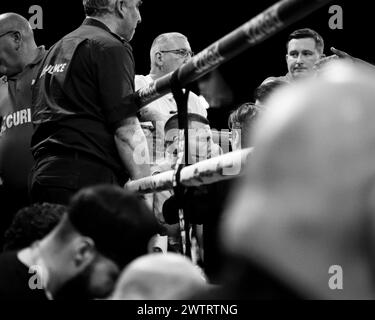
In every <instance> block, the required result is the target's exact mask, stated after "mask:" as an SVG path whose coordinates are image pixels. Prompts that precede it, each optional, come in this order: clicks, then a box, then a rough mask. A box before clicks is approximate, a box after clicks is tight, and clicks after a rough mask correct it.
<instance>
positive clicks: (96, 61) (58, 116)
mask: <svg viewBox="0 0 375 320" xmlns="http://www.w3.org/2000/svg"><path fill="white" fill-rule="evenodd" d="M78 38H79V39H84V40H82V41H81V40H79V42H77V41H76V40H75V39H78ZM77 43H79V44H77ZM73 46H77V47H76V48H73ZM69 51H71V52H73V55H72V57H71V60H69V59H70V58H66V56H67V55H66V54H65V52H69ZM64 55H65V56H64ZM59 59H60V61H59ZM64 61H65V63H64ZM39 72H40V73H39V76H38V78H37V82H36V84H35V86H34V90H33V106H34V113H33V124H34V126H35V132H34V135H33V138H32V143H31V146H32V152H33V155H34V157H36V158H37V159H38V155H39V154H45V153H47V154H48V153H52V154H54V153H61V152H62V151H63V152H71V151H77V152H80V153H81V154H86V155H89V156H90V157H91V158H94V159H97V160H98V161H99V162H101V163H103V164H105V165H107V166H108V167H110V168H112V169H113V170H114V171H115V172H116V173H117V174H122V175H123V174H124V173H125V168H124V167H123V165H122V162H121V160H120V157H119V154H118V151H117V148H116V145H115V141H114V133H115V130H116V129H117V128H118V127H119V126H120V125H121V121H122V120H123V119H125V118H126V117H129V116H135V115H136V106H135V104H134V101H133V99H131V98H129V97H130V96H129V95H131V94H133V93H134V59H133V54H132V48H131V46H130V44H129V43H128V42H127V41H125V40H124V39H122V38H121V37H119V36H118V35H116V34H114V33H112V32H111V31H110V30H109V28H108V27H107V26H106V25H104V24H103V23H101V22H100V21H98V20H96V19H91V18H87V19H86V20H85V21H84V22H83V24H82V25H81V26H80V27H79V28H78V29H76V30H75V31H73V32H72V33H70V34H69V35H67V36H65V37H64V38H63V39H62V40H60V41H59V42H58V43H56V44H55V45H54V46H53V47H52V48H51V49H50V52H49V53H48V55H47V57H46V59H45V61H44V62H43V65H42V67H41V69H40V71H39Z"/></svg>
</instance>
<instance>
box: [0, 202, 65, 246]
mask: <svg viewBox="0 0 375 320" xmlns="http://www.w3.org/2000/svg"><path fill="white" fill-rule="evenodd" d="M66 212H67V207H65V206H63V205H59V204H52V203H46V202H45V203H42V204H39V203H37V204H33V205H31V206H29V207H25V208H23V209H21V210H19V211H18V212H17V213H16V215H15V216H14V218H13V221H12V224H11V226H10V227H9V228H8V230H7V231H6V232H5V234H4V238H5V239H4V245H3V250H4V251H10V250H19V249H23V248H25V247H28V246H29V245H31V244H32V243H33V242H34V241H36V240H40V239H42V238H43V237H44V236H46V235H47V234H48V233H49V232H50V231H51V230H52V229H53V228H54V227H55V226H56V225H57V224H58V223H59V221H60V219H61V217H62V216H63V214H64V213H66Z"/></svg>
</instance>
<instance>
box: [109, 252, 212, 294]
mask: <svg viewBox="0 0 375 320" xmlns="http://www.w3.org/2000/svg"><path fill="white" fill-rule="evenodd" d="M206 285H207V283H206V280H205V277H204V274H203V271H202V270H201V269H200V268H199V267H197V266H196V265H194V264H193V263H192V262H191V260H189V259H187V258H185V257H184V256H182V255H180V254H175V253H167V254H149V255H146V256H142V257H140V258H137V259H135V260H134V261H133V262H131V263H130V264H129V265H128V266H127V267H126V268H125V269H124V271H123V272H122V274H121V276H120V277H119V280H118V282H117V284H116V288H115V290H114V292H113V295H112V297H111V298H112V299H113V300H181V299H185V298H187V297H188V296H190V295H191V294H192V293H193V292H195V290H197V289H201V288H202V287H205V286H206Z"/></svg>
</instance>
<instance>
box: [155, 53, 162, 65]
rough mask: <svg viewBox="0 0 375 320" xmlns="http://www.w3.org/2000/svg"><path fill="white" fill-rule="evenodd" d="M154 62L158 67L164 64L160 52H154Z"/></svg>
mask: <svg viewBox="0 0 375 320" xmlns="http://www.w3.org/2000/svg"><path fill="white" fill-rule="evenodd" d="M155 64H156V65H157V66H158V67H161V66H162V65H163V64H164V61H163V55H162V54H161V52H155Z"/></svg>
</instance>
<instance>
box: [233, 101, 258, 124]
mask: <svg viewBox="0 0 375 320" xmlns="http://www.w3.org/2000/svg"><path fill="white" fill-rule="evenodd" d="M260 110H261V109H260V107H259V106H257V105H255V104H254V103H251V102H245V103H244V104H241V105H240V106H239V107H238V108H237V109H236V110H234V111H233V112H232V113H231V114H230V115H229V118H228V127H229V129H234V128H238V129H242V128H243V127H244V126H245V125H246V124H247V122H248V121H250V119H252V118H255V117H256V116H257V115H258V113H259V112H260Z"/></svg>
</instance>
